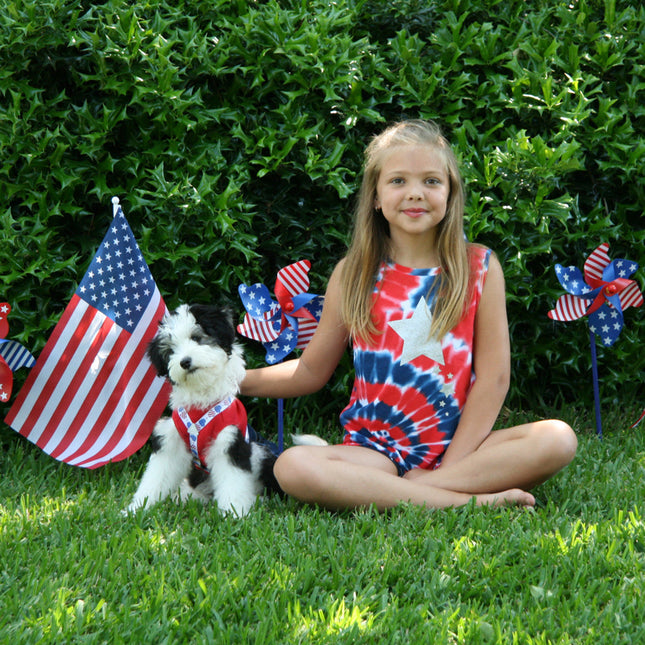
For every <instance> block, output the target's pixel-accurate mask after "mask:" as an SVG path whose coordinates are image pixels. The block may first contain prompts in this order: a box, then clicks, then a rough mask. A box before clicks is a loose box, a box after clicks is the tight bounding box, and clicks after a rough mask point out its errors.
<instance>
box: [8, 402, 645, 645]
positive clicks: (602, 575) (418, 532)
mask: <svg viewBox="0 0 645 645" xmlns="http://www.w3.org/2000/svg"><path fill="white" fill-rule="evenodd" d="M558 416H563V418H565V419H566V420H567V421H569V422H570V423H572V424H573V425H575V426H576V428H577V430H578V431H579V439H580V447H579V452H578V456H577V458H576V460H575V461H574V463H573V464H572V465H571V466H570V467H569V468H568V469H567V470H566V471H564V472H563V473H561V474H560V475H558V476H557V477H556V478H555V479H553V480H552V481H550V482H548V483H547V484H545V485H544V486H542V487H541V488H539V489H537V491H536V495H537V497H538V500H539V505H538V507H537V508H536V509H535V510H532V511H527V510H521V509H492V508H475V507H473V506H468V507H465V508H461V509H448V510H442V511H425V510H423V509H419V508H414V507H410V506H401V507H399V508H397V509H395V510H393V511H391V512H389V513H387V514H383V515H380V514H378V513H376V512H375V511H373V510H371V509H368V510H365V511H360V512H347V513H328V512H325V511H322V510H319V509H315V508H309V507H304V506H301V505H299V504H297V503H295V502H294V501H286V502H285V501H281V500H278V499H271V500H269V501H267V502H265V503H264V504H262V505H260V506H258V507H257V508H256V509H254V510H253V511H252V513H251V514H250V515H249V516H248V517H247V518H246V519H244V520H235V519H233V520H232V519H222V518H220V517H219V516H218V514H217V512H216V510H215V509H214V508H213V507H206V508H203V507H202V506H201V505H200V504H199V503H189V504H187V505H185V506H177V505H175V504H173V503H172V502H167V503H163V504H160V505H159V506H157V507H155V508H154V509H152V510H151V511H149V512H147V513H140V514H138V515H136V516H134V517H129V518H127V517H123V516H122V515H121V514H120V510H121V509H122V508H123V507H124V506H125V505H126V503H127V501H128V499H129V496H130V495H131V494H132V493H133V492H134V489H135V487H136V484H137V480H138V477H139V476H140V475H141V472H142V469H143V467H144V465H145V461H146V459H147V455H148V453H147V449H144V450H143V451H142V452H141V453H139V454H138V455H136V456H135V457H134V458H132V459H131V460H129V462H127V463H119V464H113V465H110V466H107V467H105V468H103V469H99V470H97V471H85V470H81V469H77V468H73V467H70V466H66V465H63V464H59V463H58V462H56V461H54V460H53V459H51V458H50V457H48V456H46V455H45V454H43V453H41V452H40V451H39V450H38V449H37V448H35V447H33V446H32V445H31V444H29V443H28V442H26V441H24V440H23V439H22V438H21V437H19V436H17V435H14V434H13V433H12V432H11V431H9V430H8V429H7V428H6V427H5V428H4V429H3V431H2V434H1V435H0V447H2V448H4V451H3V453H2V455H3V462H2V464H1V465H0V473H1V474H2V478H1V480H0V642H1V643H12V644H13V643H63V642H66V643H67V642H69V643H105V642H108V643H188V642H193V643H209V642H212V643H357V642H360V643H381V642H387V643H406V644H407V643H469V644H470V643H519V644H533V643H535V644H538V643H539V644H543V643H544V644H546V643H558V644H560V643H575V644H579V643H580V644H581V643H589V644H591V643H593V644H594V645H595V644H598V643H608V644H609V643H610V644H612V645H615V644H617V643H632V642H633V643H636V642H644V641H645V598H644V597H643V587H644V585H643V564H644V562H645V519H644V518H643V516H642V515H643V512H645V509H644V503H643V500H644V489H645V486H644V482H645V477H644V475H645V472H644V471H645V445H644V444H645V442H644V439H643V430H644V428H642V427H641V428H639V429H636V430H629V429H627V428H626V427H625V425H626V420H633V419H635V418H636V416H637V408H636V407H632V408H630V410H629V411H628V412H627V413H625V414H622V413H620V414H619V413H616V417H619V418H618V419H614V420H612V419H610V418H609V416H610V415H609V412H608V411H605V417H607V418H606V419H605V426H606V427H605V437H604V439H603V440H602V441H599V440H598V439H597V438H596V437H595V436H594V434H593V431H592V429H591V426H592V422H591V421H590V420H589V418H588V416H587V415H583V414H578V413H575V412H571V411H565V412H560V414H559V415H558ZM525 418H526V417H525V416H524V415H523V414H521V413H507V414H506V418H505V419H504V421H506V422H508V421H511V422H513V423H515V422H519V421H522V420H525Z"/></svg>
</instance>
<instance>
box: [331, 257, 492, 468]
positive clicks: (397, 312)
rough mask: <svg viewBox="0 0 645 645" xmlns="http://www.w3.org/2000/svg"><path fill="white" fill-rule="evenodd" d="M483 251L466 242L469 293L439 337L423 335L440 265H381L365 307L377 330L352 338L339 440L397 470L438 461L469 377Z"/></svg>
mask: <svg viewBox="0 0 645 645" xmlns="http://www.w3.org/2000/svg"><path fill="white" fill-rule="evenodd" d="M490 255H491V251H490V250H489V249H485V248H481V247H478V246H470V247H469V249H468V257H469V263H470V271H471V289H470V300H469V302H468V303H467V305H466V309H465V311H464V315H463V317H462V318H461V320H460V322H459V323H458V324H457V325H456V326H455V327H454V328H453V329H452V331H450V332H449V333H448V334H446V335H445V336H444V337H443V338H442V339H441V341H440V342H439V341H437V340H436V339H429V338H428V337H429V329H430V323H431V316H432V314H431V310H432V302H433V300H434V297H435V296H434V293H433V287H434V286H436V281H437V277H438V275H439V272H440V270H441V269H440V268H438V267H435V268H431V269H411V268H408V267H403V266H400V265H397V264H394V263H383V264H382V265H381V267H380V269H379V273H378V276H377V281H376V285H375V288H374V296H373V298H374V304H373V308H372V315H373V317H374V322H375V324H376V326H377V329H378V330H379V332H381V333H380V334H376V335H373V336H372V337H371V338H370V340H369V342H365V341H363V340H361V339H359V338H355V339H353V355H354V369H355V380H354V386H353V389H352V394H351V398H350V401H349V404H348V405H347V407H346V408H345V409H344V410H343V411H342V413H341V415H340V422H341V425H342V426H343V427H344V428H345V437H344V440H343V443H344V444H346V445H357V446H367V447H370V448H373V449H375V450H377V451H379V452H381V453H383V454H384V455H386V456H387V457H389V458H390V459H391V460H392V461H393V462H394V463H395V465H396V466H397V469H398V470H399V474H404V473H405V472H406V471H407V470H410V469H411V468H428V469H432V468H436V467H437V466H438V464H439V463H440V458H441V455H442V454H443V452H444V451H445V450H446V448H447V446H448V444H449V443H450V440H451V439H452V436H453V434H454V432H455V430H456V428H457V425H458V423H459V418H460V415H461V410H462V408H463V407H464V404H465V402H466V396H467V394H468V392H469V390H470V387H471V385H472V383H473V381H474V378H475V376H474V373H473V368H472V358H473V336H474V324H475V314H476V312H477V308H478V305H479V301H480V299H481V294H482V291H483V286H484V281H485V278H486V274H487V272H488V263H489V258H490ZM428 298H429V299H430V300H429V301H428Z"/></svg>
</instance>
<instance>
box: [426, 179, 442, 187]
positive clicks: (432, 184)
mask: <svg viewBox="0 0 645 645" xmlns="http://www.w3.org/2000/svg"><path fill="white" fill-rule="evenodd" d="M438 183H440V182H439V180H438V179H437V178H436V177H428V178H427V179H426V184H430V185H431V186H434V185H435V184H438Z"/></svg>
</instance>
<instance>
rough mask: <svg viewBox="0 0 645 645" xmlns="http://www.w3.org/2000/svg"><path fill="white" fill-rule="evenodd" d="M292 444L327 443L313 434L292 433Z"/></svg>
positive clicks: (312, 444) (316, 444)
mask: <svg viewBox="0 0 645 645" xmlns="http://www.w3.org/2000/svg"><path fill="white" fill-rule="evenodd" d="M291 441H293V445H294V446H328V445H329V443H328V442H327V441H325V440H324V439H322V438H321V437H319V436H317V435H315V434H292V435H291Z"/></svg>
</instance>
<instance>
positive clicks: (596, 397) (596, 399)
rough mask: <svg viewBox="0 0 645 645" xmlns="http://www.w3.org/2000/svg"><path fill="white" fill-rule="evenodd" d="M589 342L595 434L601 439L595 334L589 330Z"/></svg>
mask: <svg viewBox="0 0 645 645" xmlns="http://www.w3.org/2000/svg"><path fill="white" fill-rule="evenodd" d="M589 342H590V343H591V372H592V374H593V399H594V406H595V408H596V434H597V435H598V437H599V438H600V439H602V421H601V419H600V390H599V387H598V360H597V358H596V334H594V333H593V332H592V331H591V330H589Z"/></svg>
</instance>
